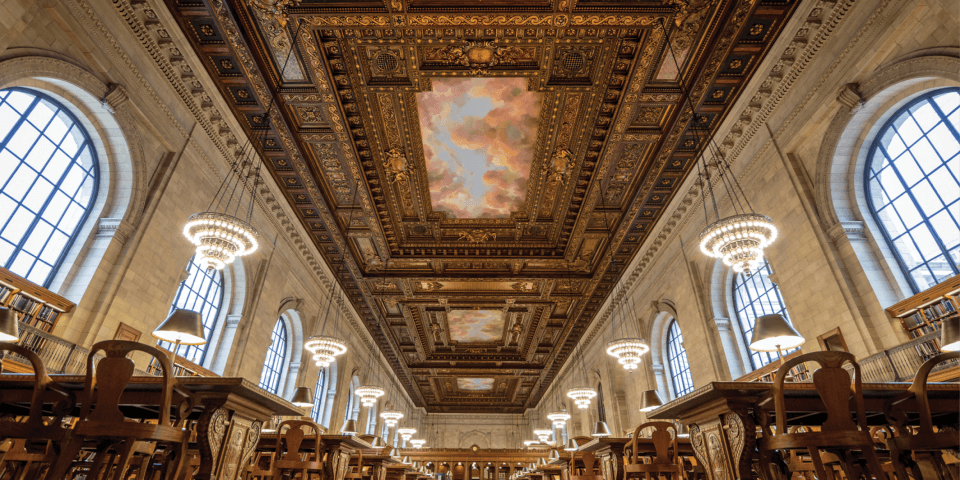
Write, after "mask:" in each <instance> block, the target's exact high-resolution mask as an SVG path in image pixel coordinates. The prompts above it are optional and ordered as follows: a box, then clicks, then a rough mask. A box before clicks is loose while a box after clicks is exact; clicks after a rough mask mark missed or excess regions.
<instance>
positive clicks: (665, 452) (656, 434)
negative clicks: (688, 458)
mask: <svg viewBox="0 0 960 480" xmlns="http://www.w3.org/2000/svg"><path fill="white" fill-rule="evenodd" d="M650 427H653V429H654V431H653V435H651V436H650V438H651V439H652V440H653V448H654V451H655V452H656V456H655V457H654V458H653V459H652V460H651V463H652V464H654V465H659V464H663V465H679V463H677V457H678V455H679V450H678V446H677V434H678V433H679V432H678V431H677V426H676V425H674V424H673V423H670V422H647V423H644V424H641V425H640V426H638V427H637V428H636V430H634V431H633V439H632V440H630V447H631V448H632V450H633V454H632V455H631V456H630V458H628V459H627V463H631V464H638V463H641V460H640V454H639V453H640V449H639V448H638V447H639V445H638V443H640V441H641V440H640V431H641V430H643V429H645V428H650ZM671 431H672V432H671Z"/></svg>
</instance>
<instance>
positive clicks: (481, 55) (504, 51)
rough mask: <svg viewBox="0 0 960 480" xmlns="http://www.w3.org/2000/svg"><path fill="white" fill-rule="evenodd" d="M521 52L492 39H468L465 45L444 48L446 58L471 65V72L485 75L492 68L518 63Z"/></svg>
mask: <svg viewBox="0 0 960 480" xmlns="http://www.w3.org/2000/svg"><path fill="white" fill-rule="evenodd" d="M520 54H521V52H520V50H519V49H517V48H516V47H503V46H499V45H496V44H495V43H494V42H493V41H491V40H486V41H476V40H475V41H468V42H467V43H466V44H465V45H450V46H449V47H447V48H446V49H445V50H443V54H442V55H443V57H444V59H445V60H447V61H450V62H452V63H454V64H458V65H463V66H464V67H470V73H471V74H473V75H476V76H483V75H486V74H487V73H489V71H490V69H491V68H493V67H495V66H497V65H500V64H501V63H503V64H507V65H509V64H514V63H517V60H518V59H519V56H520Z"/></svg>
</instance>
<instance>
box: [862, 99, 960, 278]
mask: <svg viewBox="0 0 960 480" xmlns="http://www.w3.org/2000/svg"><path fill="white" fill-rule="evenodd" d="M868 161H869V166H870V167H869V168H867V169H866V172H865V174H866V181H865V182H864V183H865V184H866V189H867V201H868V203H869V205H870V212H871V213H872V214H873V215H874V217H875V219H876V220H877V223H879V224H880V226H881V227H882V228H881V230H883V236H884V237H885V239H886V240H887V242H888V243H889V244H890V248H891V249H892V250H893V251H894V252H896V256H897V262H898V263H899V264H900V267H901V268H902V269H903V271H904V273H905V274H906V277H907V279H908V281H909V282H910V286H911V287H912V288H913V290H914V293H918V292H920V291H922V290H926V289H927V288H929V287H931V286H933V285H936V284H937V283H940V282H942V281H944V280H946V279H947V278H949V277H952V276H954V275H956V274H958V273H960V270H958V268H957V264H958V263H960V218H958V216H960V212H958V210H957V209H958V207H960V203H958V200H960V89H958V88H946V89H940V90H935V91H933V92H930V93H928V94H926V95H923V96H921V97H919V98H917V99H915V100H913V101H911V102H910V103H908V104H907V105H906V106H904V107H903V108H901V109H900V110H899V111H897V113H895V114H894V115H893V116H892V117H891V118H890V120H889V121H887V123H886V124H885V125H884V126H883V128H882V129H881V130H880V133H879V134H878V135H877V137H876V140H874V142H873V146H872V147H871V148H870V156H869V159H868Z"/></svg>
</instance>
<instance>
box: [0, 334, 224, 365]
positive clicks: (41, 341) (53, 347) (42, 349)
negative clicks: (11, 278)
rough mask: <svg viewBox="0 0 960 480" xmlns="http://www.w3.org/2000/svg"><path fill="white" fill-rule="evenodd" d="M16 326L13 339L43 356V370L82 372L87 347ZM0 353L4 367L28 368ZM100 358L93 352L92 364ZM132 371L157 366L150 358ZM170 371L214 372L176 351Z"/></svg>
mask: <svg viewBox="0 0 960 480" xmlns="http://www.w3.org/2000/svg"><path fill="white" fill-rule="evenodd" d="M19 327H20V341H19V342H17V343H19V344H20V345H22V346H24V347H26V348H27V349H29V350H30V351H31V352H33V353H36V354H37V356H39V357H40V359H41V360H43V366H44V367H45V368H46V369H47V373H65V374H74V375H82V374H84V373H86V371H87V365H86V362H87V356H88V355H90V349H88V348H84V347H81V346H79V345H77V344H75V343H72V342H68V341H66V340H64V339H62V338H60V337H58V336H56V335H53V334H51V333H49V332H44V331H43V330H40V329H39V328H37V327H34V326H31V325H28V324H26V323H23V322H20V324H19ZM161 350H162V349H161ZM0 355H3V356H2V357H0V358H3V360H4V361H5V364H4V370H5V371H19V372H27V371H30V367H29V365H30V362H29V361H27V359H25V358H23V357H21V356H20V355H16V354H13V353H9V352H3V353H2V354H0ZM101 358H103V356H102V355H99V354H97V355H96V356H94V360H93V361H94V365H96V364H97V363H98V362H99V361H100V359H101ZM6 360H12V361H13V362H16V364H17V365H15V366H11V365H10V364H9V363H6ZM134 375H154V376H159V375H160V370H159V369H158V368H157V367H156V366H155V365H154V364H153V362H151V363H150V365H149V366H148V367H147V370H146V371H143V370H140V369H137V370H135V371H134ZM174 375H178V376H203V377H215V376H217V374H216V373H213V372H211V371H210V370H207V369H205V368H203V367H201V366H199V365H197V364H195V363H192V362H190V361H188V360H187V359H185V358H183V357H181V356H179V355H177V357H176V361H175V363H174Z"/></svg>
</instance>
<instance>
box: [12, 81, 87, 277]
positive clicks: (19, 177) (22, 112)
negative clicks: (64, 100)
mask: <svg viewBox="0 0 960 480" xmlns="http://www.w3.org/2000/svg"><path fill="white" fill-rule="evenodd" d="M98 176H99V170H98V164H97V156H96V153H95V152H94V150H93V146H92V145H91V143H90V137H89V135H87V132H86V131H85V130H84V129H83V127H82V126H81V125H80V123H79V122H77V119H76V118H75V117H74V116H73V115H72V114H71V113H70V112H69V111H67V110H66V109H64V108H62V106H61V105H60V104H59V103H58V102H56V101H55V100H53V99H52V98H50V97H47V96H46V95H43V94H41V93H39V92H36V91H33V90H27V89H22V88H11V89H6V90H0V265H2V266H3V267H5V268H7V269H9V270H10V271H12V272H13V273H16V274H17V275H20V276H23V277H25V278H27V279H28V280H30V281H32V282H34V283H38V284H40V285H43V286H49V285H50V281H51V280H52V279H53V276H54V274H55V273H56V271H57V268H58V267H59V266H60V262H61V261H63V256H64V254H65V253H66V251H67V249H68V248H69V247H70V245H71V244H72V243H73V241H74V240H75V238H76V236H77V233H78V232H79V229H80V228H79V227H80V225H81V224H82V223H83V220H84V219H86V217H87V213H88V212H89V208H90V206H91V205H92V204H93V200H94V197H95V196H96V192H97V179H98Z"/></svg>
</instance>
